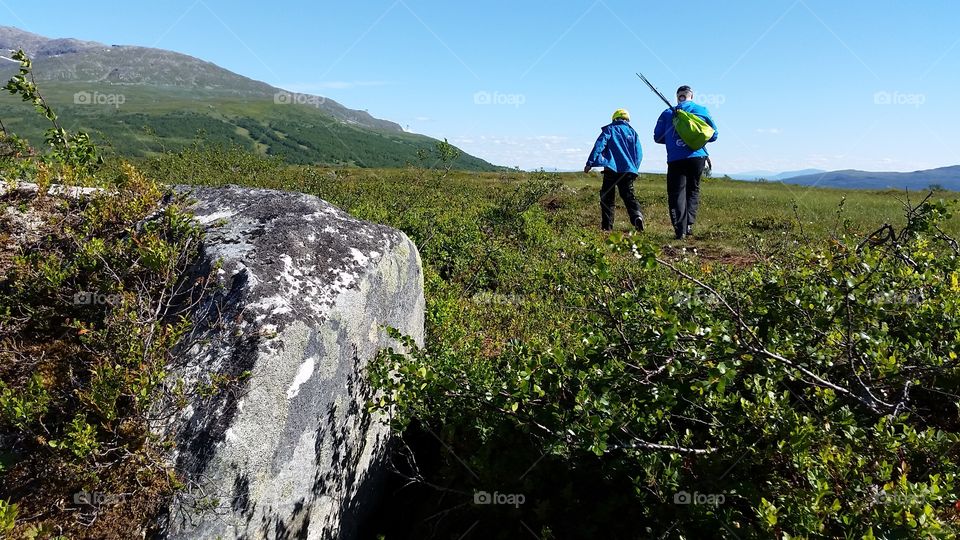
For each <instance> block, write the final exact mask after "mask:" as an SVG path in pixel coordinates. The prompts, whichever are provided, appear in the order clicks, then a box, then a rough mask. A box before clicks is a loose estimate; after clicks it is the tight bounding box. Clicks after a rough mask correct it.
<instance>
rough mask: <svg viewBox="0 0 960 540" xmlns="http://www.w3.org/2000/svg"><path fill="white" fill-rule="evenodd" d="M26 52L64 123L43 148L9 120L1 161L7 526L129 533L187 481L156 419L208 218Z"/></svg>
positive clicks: (31, 88)
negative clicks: (78, 189)
mask: <svg viewBox="0 0 960 540" xmlns="http://www.w3.org/2000/svg"><path fill="white" fill-rule="evenodd" d="M17 58H18V59H19V60H20V61H21V71H20V73H19V75H17V76H16V77H14V79H13V80H12V81H11V83H10V84H8V85H7V88H8V89H9V90H10V91H11V92H17V93H19V94H21V95H22V96H23V98H24V100H26V101H30V102H32V103H34V105H36V106H37V108H38V110H39V111H40V112H41V113H42V114H43V115H44V116H45V117H46V118H47V119H48V120H50V121H51V122H52V123H53V124H54V127H53V128H51V130H50V131H49V132H48V137H47V140H46V142H47V145H48V146H49V148H48V149H47V151H46V152H37V151H34V150H32V149H28V148H29V147H28V146H27V143H26V142H25V141H23V140H22V139H18V138H16V137H14V136H11V135H8V134H6V133H5V132H4V133H3V134H2V140H4V141H8V142H9V144H10V145H11V146H10V147H11V148H17V149H19V150H18V151H16V152H11V153H8V154H6V155H5V157H4V159H5V161H0V166H2V169H0V174H2V175H3V176H4V177H5V178H6V179H8V180H9V182H8V187H9V189H8V190H7V191H6V192H4V193H2V194H0V207H2V209H3V210H4V211H3V213H2V214H0V221H2V222H3V229H2V230H3V231H5V232H6V233H7V234H6V235H4V236H3V237H2V238H0V240H2V243H0V441H2V442H3V445H4V449H3V450H4V451H3V467H2V468H0V478H2V481H0V486H2V488H0V497H4V498H6V500H7V502H4V503H3V505H2V506H0V531H3V533H4V534H10V535H13V537H25V538H51V537H54V536H57V535H61V534H65V533H66V534H68V535H69V536H70V537H71V538H127V537H129V536H130V534H131V531H135V530H139V529H142V528H143V527H144V524H145V523H146V522H149V520H150V518H151V517H152V516H153V515H154V513H155V511H156V510H157V509H158V508H159V507H160V506H161V505H162V503H163V501H164V497H165V496H166V495H169V494H170V493H171V491H172V490H173V489H174V488H175V487H176V486H177V481H176V478H175V477H174V476H173V474H172V473H171V472H170V471H168V470H167V466H166V464H165V461H164V459H163V452H164V450H165V449H164V446H165V445H166V441H162V440H159V439H158V437H157V436H156V435H155V434H153V432H152V431H151V428H152V427H153V425H154V423H155V422H156V421H157V415H158V414H164V413H166V411H161V410H158V409H157V405H158V403H160V401H159V400H158V398H159V397H160V395H161V394H162V392H161V386H162V383H163V382H164V381H165V379H166V377H167V374H166V371H165V366H166V365H168V364H169V362H170V360H171V359H170V354H171V353H170V350H171V348H172V346H173V345H174V344H176V343H177V342H178V341H179V340H180V338H181V337H182V336H183V335H184V333H185V332H186V331H187V329H188V323H187V321H186V320H185V319H184V318H183V317H181V314H180V313H179V311H178V310H179V308H178V303H177V301H176V297H177V296H178V295H179V294H181V293H182V292H183V291H184V290H185V289H186V288H188V287H190V286H191V284H187V283H183V282H182V280H181V276H182V275H184V270H185V269H186V267H187V266H188V265H189V264H190V263H191V262H192V261H193V260H194V258H195V257H196V255H197V248H198V246H199V241H200V230H199V228H198V227H197V226H196V225H195V223H194V222H193V221H192V219H191V217H190V216H189V215H188V214H187V213H186V212H185V211H184V210H183V207H182V205H183V203H184V201H182V200H181V199H180V198H179V197H177V196H174V195H173V194H172V193H170V192H168V191H167V189H166V188H164V187H163V186H161V185H160V184H158V183H157V182H155V181H153V180H150V179H148V178H147V177H146V176H144V175H143V174H141V173H140V172H139V171H138V170H137V169H136V168H135V167H134V166H132V165H130V164H128V163H120V162H118V163H112V164H107V166H103V165H104V164H103V163H102V161H101V160H100V159H99V157H98V154H97V152H96V149H95V148H94V147H93V145H92V144H90V141H89V138H88V137H86V136H85V135H83V134H70V133H68V132H66V131H65V130H63V129H62V128H61V127H59V125H58V124H57V122H56V115H55V114H54V113H53V111H52V110H50V108H49V107H48V106H47V105H46V103H45V101H44V100H43V98H42V97H41V96H40V94H39V92H38V91H37V89H36V87H35V85H34V84H33V83H32V78H31V77H30V72H29V68H30V64H29V60H28V59H26V57H25V56H24V55H23V54H22V52H21V53H18V55H17ZM25 148H26V150H24V149H25ZM23 181H32V182H33V187H31V186H30V185H29V184H26V183H23ZM54 184H56V185H54ZM76 185H92V186H97V187H99V188H100V189H99V191H94V192H92V193H89V194H87V195H82V194H77V193H72V192H71V190H70V189H69V188H70V187H71V186H76ZM162 201H165V203H163V204H162ZM90 493H96V494H98V496H97V497H93V498H92V499H91V497H89V494H90ZM101 495H102V497H101ZM107 495H109V496H107ZM118 499H122V503H123V504H116V502H117V500H118ZM104 500H106V501H108V502H104ZM9 501H15V502H9ZM18 516H19V517H18ZM28 516H29V517H28Z"/></svg>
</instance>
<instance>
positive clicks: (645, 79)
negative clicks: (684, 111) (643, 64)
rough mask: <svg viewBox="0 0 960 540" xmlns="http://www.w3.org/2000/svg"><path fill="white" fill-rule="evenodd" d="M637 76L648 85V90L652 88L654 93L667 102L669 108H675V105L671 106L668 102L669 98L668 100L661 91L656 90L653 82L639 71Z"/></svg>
mask: <svg viewBox="0 0 960 540" xmlns="http://www.w3.org/2000/svg"><path fill="white" fill-rule="evenodd" d="M637 77H640V80H642V81H643V82H645V83H646V84H647V86H649V87H650V90H653V93H654V94H656V95H658V96H660V99H662V100H663V102H664V103H666V104H667V107H670V108H671V109H675V108H676V107H674V106H673V104H671V103H670V100H668V99H667V98H666V97H665V96H664V95H663V92H661V91H660V90H657V87H656V86H654V85H653V83H651V82H650V81H648V80H647V78H646V77H644V76H643V75H642V74H641V73H637Z"/></svg>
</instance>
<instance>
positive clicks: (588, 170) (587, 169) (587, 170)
mask: <svg viewBox="0 0 960 540" xmlns="http://www.w3.org/2000/svg"><path fill="white" fill-rule="evenodd" d="M592 168H593V167H591V166H589V165H585V166H584V167H583V174H590V169H592Z"/></svg>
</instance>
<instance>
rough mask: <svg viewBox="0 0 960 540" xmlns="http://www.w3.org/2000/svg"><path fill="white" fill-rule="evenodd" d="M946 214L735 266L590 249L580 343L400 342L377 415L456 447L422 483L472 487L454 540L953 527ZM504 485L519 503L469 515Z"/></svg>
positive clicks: (936, 208)
mask: <svg viewBox="0 0 960 540" xmlns="http://www.w3.org/2000/svg"><path fill="white" fill-rule="evenodd" d="M948 218H949V208H948V206H947V205H945V204H943V203H933V202H926V201H925V202H924V203H922V204H921V205H919V206H918V207H916V208H913V209H911V212H910V215H909V216H908V224H907V226H906V227H905V228H904V229H903V230H901V231H893V230H892V228H890V229H889V230H888V232H889V234H887V235H883V234H879V235H876V234H875V235H872V236H871V237H869V238H868V239H866V240H862V241H856V240H855V239H853V238H840V239H838V240H837V241H835V242H831V243H829V244H828V245H826V246H822V247H818V248H810V249H805V248H798V249H797V250H796V251H795V252H792V253H789V254H785V255H784V256H783V257H781V258H779V259H775V260H770V261H767V262H766V263H764V264H757V265H755V266H752V267H750V268H747V269H743V270H741V271H740V272H738V273H736V274H731V273H727V272H721V271H719V270H718V269H717V268H713V267H707V266H701V265H699V264H696V263H693V262H683V261H679V262H678V261H670V260H668V259H665V258H663V257H662V256H660V255H659V254H658V250H657V249H656V248H655V247H654V246H652V245H650V244H645V243H637V242H636V239H635V238H634V237H626V238H624V237H620V236H618V235H614V236H612V237H611V238H610V240H609V242H608V245H609V249H612V251H613V253H612V254H608V253H606V252H605V251H604V250H601V249H599V248H595V249H594V250H593V252H592V254H591V253H589V252H587V253H584V254H582V257H583V258H582V259H581V261H582V262H583V263H585V264H589V266H590V272H591V273H592V274H593V276H594V277H595V279H593V280H585V281H584V282H583V283H585V284H587V285H584V286H583V288H582V289H581V290H580V293H579V294H577V293H569V294H567V295H565V297H566V299H567V301H568V305H569V306H570V307H574V308H579V309H583V310H585V312H586V313H588V316H587V317H585V318H584V319H582V320H581V321H580V322H579V323H576V324H575V325H574V328H573V329H572V331H571V334H572V336H574V337H575V339H573V340H571V339H566V338H565V337H558V338H556V339H555V340H553V341H552V342H541V343H535V342H528V343H524V342H521V341H512V342H510V343H509V344H508V345H507V347H506V348H504V349H503V350H502V351H500V352H499V353H498V354H496V355H495V356H492V357H491V356H481V355H477V354H475V353H474V352H472V351H471V350H470V349H467V348H457V347H449V346H441V347H436V346H428V347H427V348H425V349H416V348H415V347H413V344H412V343H410V342H407V343H406V345H407V346H408V347H412V348H414V349H415V351H414V352H413V353H412V354H399V353H395V352H394V353H389V354H385V355H382V356H381V357H380V358H379V360H378V362H377V363H375V365H374V366H373V367H372V368H371V380H372V381H373V383H374V385H375V386H376V387H378V388H379V389H380V390H381V392H382V394H381V397H380V399H379V400H377V401H376V402H374V403H372V404H371V406H372V407H373V408H374V409H377V410H381V411H383V412H385V413H387V414H390V415H392V418H393V421H394V425H395V427H396V428H397V429H398V430H406V431H407V433H408V434H412V433H415V432H418V431H426V432H428V433H431V434H432V435H433V436H435V437H437V438H438V439H439V440H440V441H441V442H442V444H441V445H440V448H442V449H443V450H444V451H443V452H442V455H443V456H444V457H443V459H442V460H441V461H440V464H439V465H437V466H436V467H435V468H434V469H433V470H432V471H431V474H432V475H433V476H428V477H426V478H425V480H426V481H428V482H430V483H431V484H433V485H444V486H447V489H448V490H453V491H454V492H456V493H461V494H463V495H461V496H459V497H455V499H454V500H455V501H457V502H459V503H461V504H460V505H459V506H456V507H455V509H454V510H449V511H448V512H447V514H446V516H445V519H444V522H443V527H444V528H443V529H442V530H443V531H447V532H449V533H450V534H454V533H455V532H457V531H463V530H466V529H467V528H468V527H469V526H470V525H471V524H473V523H477V522H484V521H486V518H490V516H492V515H499V516H500V517H499V518H498V519H499V521H498V522H497V526H492V525H486V526H484V525H481V526H480V527H479V528H478V529H476V532H478V533H479V534H485V535H492V536H493V537H496V538H509V537H513V536H515V535H517V534H522V531H523V529H524V527H521V526H520V523H521V522H522V524H523V525H524V526H525V527H526V528H527V529H528V530H532V531H538V533H540V534H544V535H546V536H547V537H549V536H550V535H556V537H563V538H575V537H576V538H594V537H601V536H602V537H617V538H619V537H633V536H635V535H637V534H638V533H639V534H641V536H643V535H649V536H652V537H676V538H701V537H724V538H813V537H827V538H891V539H892V538H949V537H953V536H955V535H956V534H957V523H956V514H955V510H954V508H953V503H954V502H955V501H956V500H957V499H958V497H960V489H958V486H957V485H956V483H955V479H956V475H957V473H958V458H960V456H958V451H957V448H958V445H960V425H958V420H960V418H958V410H957V403H956V401H955V400H954V399H952V398H951V397H950V396H955V395H956V389H957V388H958V387H960V369H958V360H957V354H956V351H957V350H958V349H960V294H958V293H960V286H958V284H957V280H958V278H957V276H958V275H960V257H958V254H957V251H956V244H955V243H954V242H953V241H952V240H951V239H949V238H945V237H943V236H942V234H941V233H940V232H939V228H938V225H939V224H940V223H941V222H943V221H944V220H945V219H948ZM883 230H887V229H882V231H883ZM891 299H892V300H891ZM430 309H431V313H432V316H436V315H437V313H435V310H437V309H439V305H438V304H430ZM442 318H443V316H441V319H442ZM434 324H437V323H436V322H435V323H434ZM413 458H414V459H415V458H416V454H414V455H413ZM414 470H416V469H414ZM409 472H410V471H408V473H409ZM418 474H421V475H422V474H425V473H424V472H423V471H419V473H418ZM497 489H499V490H500V492H501V493H513V494H523V496H524V498H525V501H526V503H525V506H523V507H522V508H521V507H518V508H515V509H513V510H512V511H511V512H508V511H507V510H506V509H500V508H492V509H491V508H490V507H489V506H485V505H476V504H473V501H472V500H471V499H472V497H473V496H477V495H476V494H482V493H484V492H494V491H495V490H497ZM444 493H448V492H444ZM448 496H449V495H445V496H444V497H448ZM685 497H690V498H693V504H682V503H683V502H685V500H686V499H685ZM678 498H679V500H678ZM460 499H462V500H460ZM429 500H430V501H432V502H433V503H434V504H442V503H440V502H439V501H441V500H443V499H442V498H441V497H440V496H438V497H437V498H436V499H429ZM678 502H679V503H681V504H677V503H678ZM698 503H699V504H698ZM454 504H456V503H454ZM511 517H512V518H516V519H514V520H513V521H511V519H510V518H511ZM504 520H506V523H514V525H512V526H504V522H505V521H504ZM643 531H645V532H643ZM422 532H423V531H420V533H422Z"/></svg>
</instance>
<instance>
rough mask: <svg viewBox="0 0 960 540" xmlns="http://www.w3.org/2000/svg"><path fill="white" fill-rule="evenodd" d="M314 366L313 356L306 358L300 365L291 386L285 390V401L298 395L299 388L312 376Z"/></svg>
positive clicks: (314, 359)
mask: <svg viewBox="0 0 960 540" xmlns="http://www.w3.org/2000/svg"><path fill="white" fill-rule="evenodd" d="M316 365H317V364H316V358H315V357H313V356H310V357H308V358H307V359H306V360H304V361H303V363H302V364H300V369H298V370H297V376H296V377H294V378H293V384H291V385H290V388H288V389H287V399H293V398H295V397H297V394H299V393H300V387H301V386H303V384H304V383H306V382H307V381H309V380H310V377H312V376H313V370H314V368H315V367H316Z"/></svg>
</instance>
